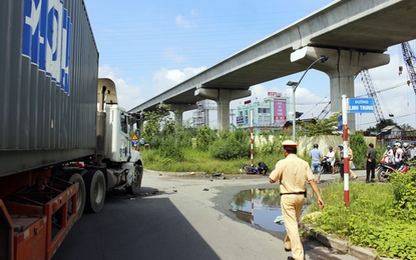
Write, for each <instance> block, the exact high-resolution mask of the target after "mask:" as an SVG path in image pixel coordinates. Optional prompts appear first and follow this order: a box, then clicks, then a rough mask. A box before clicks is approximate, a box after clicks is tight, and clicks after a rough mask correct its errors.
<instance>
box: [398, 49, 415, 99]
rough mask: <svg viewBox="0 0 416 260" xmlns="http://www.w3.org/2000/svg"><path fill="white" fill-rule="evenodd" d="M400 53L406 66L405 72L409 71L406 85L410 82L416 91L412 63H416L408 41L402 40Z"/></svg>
mask: <svg viewBox="0 0 416 260" xmlns="http://www.w3.org/2000/svg"><path fill="white" fill-rule="evenodd" d="M401 45H402V53H403V60H404V63H405V64H406V67H407V72H408V73H409V77H410V82H408V85H410V83H412V86H413V90H414V91H415V93H416V73H415V67H414V64H416V57H415V55H414V53H413V51H412V49H411V48H410V44H409V43H408V42H403V43H402V44H401Z"/></svg>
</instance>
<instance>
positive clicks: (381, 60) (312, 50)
mask: <svg viewBox="0 0 416 260" xmlns="http://www.w3.org/2000/svg"><path fill="white" fill-rule="evenodd" d="M322 55H325V56H327V57H329V59H328V60H327V61H326V62H325V63H319V62H318V63H316V64H315V65H314V66H313V68H314V69H317V70H320V71H323V72H325V73H326V74H327V75H328V76H329V79H330V93H331V112H341V111H342V95H347V97H348V98H353V97H355V91H354V78H355V76H356V75H357V74H358V73H359V72H360V71H361V70H364V69H371V68H375V67H379V66H382V65H385V64H388V63H389V62H390V56H389V55H388V54H382V53H371V52H362V51H355V50H341V49H329V48H317V47H304V48H302V49H299V50H297V51H295V52H293V53H292V54H291V56H290V60H291V61H292V62H296V63H300V64H304V65H305V66H309V65H310V64H311V63H312V62H313V61H315V60H317V59H318V58H319V57H321V56H322ZM348 128H349V130H350V131H351V132H352V133H354V132H355V115H354V114H348Z"/></svg>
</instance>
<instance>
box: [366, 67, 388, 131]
mask: <svg viewBox="0 0 416 260" xmlns="http://www.w3.org/2000/svg"><path fill="white" fill-rule="evenodd" d="M360 74H361V80H362V81H363V83H364V87H365V90H366V92H367V95H368V97H370V98H373V100H374V116H375V117H376V121H377V123H381V122H383V121H385V120H386V119H385V118H384V115H383V111H382V110H381V106H380V103H379V102H378V98H377V94H376V90H375V88H374V85H373V81H372V80H371V76H370V73H369V72H368V70H362V71H360ZM389 116H390V117H393V116H394V115H393V114H391V113H390V114H389Z"/></svg>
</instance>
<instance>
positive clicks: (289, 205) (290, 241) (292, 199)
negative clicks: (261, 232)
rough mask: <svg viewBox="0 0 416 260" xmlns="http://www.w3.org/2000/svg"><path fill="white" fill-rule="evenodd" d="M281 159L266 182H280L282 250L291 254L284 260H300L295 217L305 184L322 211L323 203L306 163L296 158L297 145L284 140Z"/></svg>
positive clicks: (296, 216)
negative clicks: (283, 228) (282, 224)
mask: <svg viewBox="0 0 416 260" xmlns="http://www.w3.org/2000/svg"><path fill="white" fill-rule="evenodd" d="M282 146H283V153H284V156H285V159H282V160H279V161H278V162H277V163H276V166H275V168H274V169H273V171H272V172H271V173H270V175H269V182H270V183H275V182H277V181H279V182H280V196H281V200H280V204H281V208H282V214H283V219H284V222H285V227H286V237H285V240H284V246H285V251H292V256H289V257H288V258H287V259H288V260H289V259H295V260H303V259H304V257H305V253H304V250H303V246H302V242H301V239H300V236H299V228H298V223H299V217H300V213H301V210H302V207H303V204H304V202H305V197H306V182H309V184H310V185H311V187H312V190H313V191H314V193H315V194H316V197H317V201H318V205H319V207H320V208H321V209H323V208H324V201H323V200H322V198H321V193H320V190H319V187H318V185H317V184H316V182H315V179H314V177H313V174H312V172H311V171H310V168H309V164H308V162H306V161H305V160H302V159H301V158H299V157H298V156H297V155H296V153H297V144H296V143H295V142H294V141H291V140H286V141H284V142H283V143H282Z"/></svg>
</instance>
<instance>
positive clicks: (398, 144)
mask: <svg viewBox="0 0 416 260" xmlns="http://www.w3.org/2000/svg"><path fill="white" fill-rule="evenodd" d="M394 145H396V146H398V147H402V145H401V144H400V143H395V144H394Z"/></svg>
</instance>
